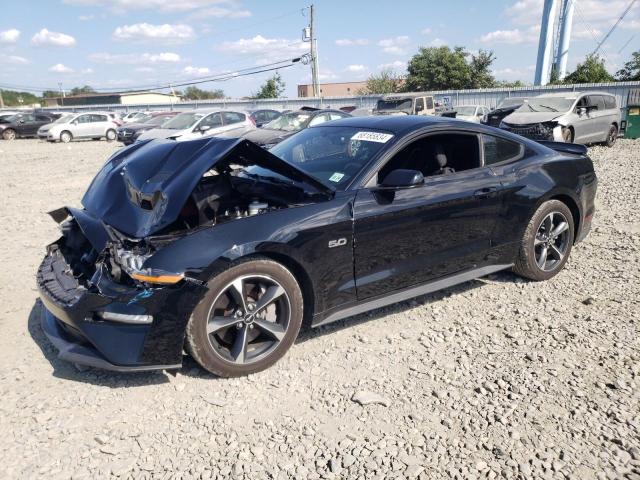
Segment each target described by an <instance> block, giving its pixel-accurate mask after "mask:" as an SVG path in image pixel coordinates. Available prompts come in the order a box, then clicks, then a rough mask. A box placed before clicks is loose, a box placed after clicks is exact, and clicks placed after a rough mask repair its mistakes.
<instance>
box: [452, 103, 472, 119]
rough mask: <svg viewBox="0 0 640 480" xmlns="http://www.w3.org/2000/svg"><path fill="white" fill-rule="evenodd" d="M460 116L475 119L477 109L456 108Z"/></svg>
mask: <svg viewBox="0 0 640 480" xmlns="http://www.w3.org/2000/svg"><path fill="white" fill-rule="evenodd" d="M455 110H456V112H457V114H458V115H464V116H465V117H473V116H474V115H475V114H476V107H468V106H467V107H464V106H461V107H456V108H455Z"/></svg>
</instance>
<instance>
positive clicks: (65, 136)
mask: <svg viewBox="0 0 640 480" xmlns="http://www.w3.org/2000/svg"><path fill="white" fill-rule="evenodd" d="M71 140H73V135H71V132H70V131H68V130H64V131H63V132H60V141H61V142H62V143H69V142H70V141H71Z"/></svg>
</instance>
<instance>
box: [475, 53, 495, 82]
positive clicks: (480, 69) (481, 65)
mask: <svg viewBox="0 0 640 480" xmlns="http://www.w3.org/2000/svg"><path fill="white" fill-rule="evenodd" d="M495 59H496V56H495V55H494V53H493V52H492V51H491V50H482V49H480V50H479V51H478V54H477V55H471V63H470V64H469V68H471V85H472V86H471V88H491V87H493V86H494V85H495V83H496V79H495V78H494V77H493V74H492V73H491V65H492V64H493V62H494V61H495Z"/></svg>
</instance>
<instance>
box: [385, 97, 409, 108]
mask: <svg viewBox="0 0 640 480" xmlns="http://www.w3.org/2000/svg"><path fill="white" fill-rule="evenodd" d="M412 105H413V99H412V98H400V99H398V100H378V110H411V106H412Z"/></svg>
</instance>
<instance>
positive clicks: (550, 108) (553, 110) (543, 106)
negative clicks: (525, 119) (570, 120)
mask: <svg viewBox="0 0 640 480" xmlns="http://www.w3.org/2000/svg"><path fill="white" fill-rule="evenodd" d="M540 106H541V107H542V108H548V109H549V110H551V111H552V112H557V111H558V109H556V108H553V107H550V106H549V105H540Z"/></svg>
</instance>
